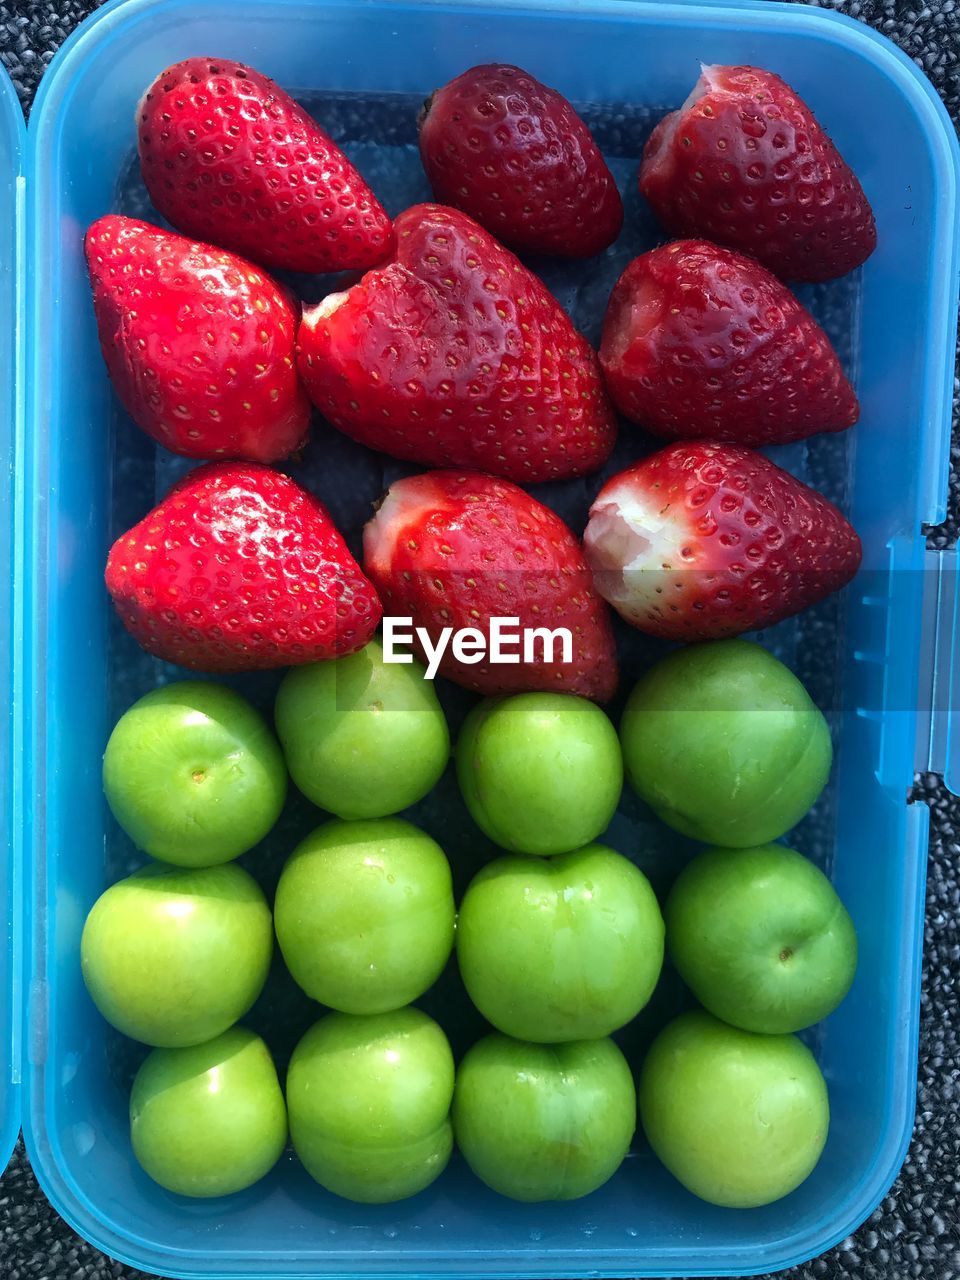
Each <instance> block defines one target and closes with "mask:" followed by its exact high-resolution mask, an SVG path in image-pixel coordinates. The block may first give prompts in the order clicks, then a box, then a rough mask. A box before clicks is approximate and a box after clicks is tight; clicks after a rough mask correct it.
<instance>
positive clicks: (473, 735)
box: [456, 693, 623, 855]
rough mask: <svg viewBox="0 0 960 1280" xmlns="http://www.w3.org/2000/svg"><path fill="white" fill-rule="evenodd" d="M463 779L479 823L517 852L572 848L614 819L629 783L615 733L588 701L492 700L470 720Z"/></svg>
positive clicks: (523, 696) (550, 697)
mask: <svg viewBox="0 0 960 1280" xmlns="http://www.w3.org/2000/svg"><path fill="white" fill-rule="evenodd" d="M456 755H457V778H458V780H459V782H460V790H461V791H462V793H463V798H464V800H465V801H466V804H467V808H468V809H469V810H470V814H471V816H472V817H473V820H474V822H476V824H477V826H478V827H480V828H481V830H482V831H484V832H485V833H486V834H487V835H488V836H489V837H490V839H491V840H493V841H494V843H496V844H498V845H500V846H501V847H502V848H504V849H510V850H512V851H513V852H514V853H530V854H540V855H547V854H551V853H566V852H568V851H569V850H570V849H578V848H580V846H581V845H585V844H589V843H590V841H591V840H595V839H596V837H597V836H598V835H600V833H601V832H602V831H604V830H605V828H606V826H607V824H608V823H609V822H610V819H611V818H612V817H613V815H614V812H615V811H616V808H617V803H618V801H619V799H620V791H621V789H622V787H623V760H622V757H621V753H620V744H619V742H618V741H617V734H616V730H615V729H614V727H613V725H612V724H611V723H610V720H609V719H608V718H607V716H606V715H605V714H604V713H603V711H601V710H600V708H599V707H598V706H596V705H595V704H594V703H592V702H588V701H587V700H586V699H585V698H578V697H575V696H574V695H573V694H565V693H519V694H514V695H513V696H511V697H502V698H487V699H486V700H485V701H483V702H481V703H479V704H478V705H477V706H476V707H474V708H473V710H472V711H471V712H470V714H469V715H468V716H467V718H466V720H465V721H464V725H463V730H462V732H461V734H460V739H459V741H458V743H457V752H456Z"/></svg>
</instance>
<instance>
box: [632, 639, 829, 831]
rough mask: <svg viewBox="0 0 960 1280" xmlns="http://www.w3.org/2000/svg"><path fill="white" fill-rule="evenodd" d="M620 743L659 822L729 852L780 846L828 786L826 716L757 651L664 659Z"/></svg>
mask: <svg viewBox="0 0 960 1280" xmlns="http://www.w3.org/2000/svg"><path fill="white" fill-rule="evenodd" d="M620 739H621V742H622V744H623V756H624V762H625V765H626V771H627V780H628V781H629V783H630V785H631V786H632V787H633V789H634V791H636V793H637V794H638V795H639V796H640V798H641V799H642V800H644V801H646V803H647V804H648V805H650V807H651V809H653V811H654V812H655V813H656V814H657V816H658V817H659V818H660V819H661V820H662V821H663V822H665V823H666V824H667V826H669V827H673V828H674V830H676V831H680V832H682V833H683V834H684V835H686V836H691V837H692V838H693V839H694V840H699V841H701V842H702V843H703V844H715V845H722V846H724V847H725V848H748V847H750V846H752V845H758V844H766V843H767V842H768V841H770V840H775V839H777V837H778V836H782V835H783V834H784V832H786V831H789V830H790V828H791V827H793V826H795V825H796V824H797V823H798V822H799V821H800V819H801V818H802V817H804V815H805V814H806V813H807V812H808V811H809V809H810V808H811V806H812V805H813V804H814V802H815V801H816V799H817V797H818V796H819V795H820V792H821V791H822V790H823V788H824V786H825V785H826V783H827V779H828V777H829V775H830V764H831V760H832V748H831V744H830V731H829V729H828V727H827V722H826V720H825V719H824V718H823V715H822V714H821V712H820V711H819V710H818V708H817V707H816V706H815V705H814V704H813V702H812V701H811V700H810V697H809V695H808V694H807V691H806V690H805V689H804V687H803V685H802V684H801V683H800V681H799V680H798V679H797V678H796V676H794V675H793V673H792V672H791V671H790V670H788V668H787V667H785V666H784V665H783V663H782V662H779V661H778V660H777V659H776V658H775V657H774V656H773V655H772V654H771V653H768V652H767V651H766V649H763V648H761V647H760V645H758V644H753V643H752V642H750V641H748V640H715V641H711V642H710V643H708V644H697V645H689V646H687V647H685V648H683V649H678V650H676V651H675V652H673V653H670V654H668V655H667V656H666V657H665V658H661V660H660V661H659V662H658V663H656V665H655V666H653V667H651V668H650V670H649V671H647V672H646V674H645V675H643V676H642V677H641V678H640V680H639V681H638V682H637V684H636V685H635V687H634V689H633V691H632V693H631V694H630V697H629V698H628V699H627V705H626V707H625V709H624V713H623V719H622V721H621V725H620Z"/></svg>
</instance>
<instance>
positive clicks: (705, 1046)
mask: <svg viewBox="0 0 960 1280" xmlns="http://www.w3.org/2000/svg"><path fill="white" fill-rule="evenodd" d="M639 1103H640V1118H641V1121H642V1123H643V1128H644V1132H645V1133H646V1135H647V1139H648V1141H649V1143H650V1146H651V1147H652V1148H653V1150H654V1153H655V1154H656V1155H657V1156H659V1158H660V1159H661V1160H662V1161H663V1163H664V1164H665V1165H666V1166H667V1168H668V1169H669V1170H670V1172H671V1173H672V1174H673V1175H674V1177H675V1178H677V1179H678V1180H679V1181H680V1182H682V1183H683V1185H684V1186H685V1187H686V1188H687V1189H688V1190H690V1191H692V1192H693V1193H694V1195H697V1196H700V1198H701V1199H703V1200H708V1201H709V1202H710V1203H711V1204H719V1205H725V1206H727V1207H729V1208H735V1209H748V1208H755V1207H756V1206H758V1205H762V1204H770V1203H771V1202H772V1201H774V1200H779V1199H780V1198H781V1197H782V1196H785V1195H788V1194H789V1193H790V1192H791V1191H793V1190H794V1188H795V1187H798V1186H799V1185H800V1183H801V1182H803V1180H804V1179H805V1178H806V1177H808V1175H809V1174H810V1173H811V1172H812V1170H813V1168H814V1166H815V1165H816V1163H817V1161H818V1160H819V1159H820V1153H821V1152H822V1151H823V1147H824V1143H825V1142H826V1140H827V1129H828V1127H829V1123H830V1106H829V1102H828V1099H827V1086H826V1084H825V1083H824V1079H823V1076H822V1075H821V1073H820V1068H819V1067H818V1066H817V1064H816V1061H815V1059H814V1057H813V1054H812V1053H811V1052H810V1050H809V1049H808V1048H807V1047H806V1045H804V1044H803V1043H802V1042H801V1041H800V1040H798V1039H797V1038H796V1036H789V1035H787V1036H764V1035H756V1034H755V1033H754V1032H751V1031H741V1030H740V1029H739V1028H737V1027H729V1026H727V1024H726V1023H724V1022H720V1021H719V1019H717V1018H714V1017H713V1016H712V1015H711V1014H709V1013H705V1012H703V1011H702V1010H699V1009H698V1010H696V1011H694V1012H691V1013H684V1014H681V1016H680V1017H679V1018H676V1019H675V1020H674V1021H673V1022H671V1023H670V1024H669V1025H668V1026H667V1027H665V1028H664V1029H663V1031H661V1032H660V1034H659V1035H658V1036H657V1038H656V1040H655V1041H654V1042H653V1044H652V1045H651V1047H650V1051H649V1053H648V1054H647V1057H646V1059H645V1061H644V1064H643V1070H642V1072H641V1075H640V1086H639Z"/></svg>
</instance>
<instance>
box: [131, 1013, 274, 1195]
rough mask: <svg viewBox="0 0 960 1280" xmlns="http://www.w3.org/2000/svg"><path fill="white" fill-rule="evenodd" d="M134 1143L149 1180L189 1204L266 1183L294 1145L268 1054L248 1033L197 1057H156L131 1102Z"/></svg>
mask: <svg viewBox="0 0 960 1280" xmlns="http://www.w3.org/2000/svg"><path fill="white" fill-rule="evenodd" d="M130 1137H131V1140H132V1142H133V1151H134V1154H135V1155H136V1157H137V1159H138V1160H139V1162H140V1164H141V1165H142V1166H143V1169H144V1170H145V1172H146V1173H148V1174H149V1175H150V1177H151V1178H153V1180H154V1182H159V1184H160V1185H161V1186H162V1187H166V1189H167V1190H168V1191H174V1192H176V1193H177V1194H178V1195H182V1196H196V1197H203V1198H206V1197H209V1196H228V1195H232V1194H233V1193H234V1192H235V1191H243V1190H244V1189H245V1188H246V1187H250V1186H253V1184H254V1183H255V1182H259V1181H260V1179H261V1178H262V1177H264V1175H265V1174H267V1173H269V1172H270V1170H271V1169H272V1168H273V1166H274V1165H275V1164H276V1163H277V1161H278V1160H279V1159H280V1156H281V1154H282V1152H283V1148H284V1147H285V1146H286V1142H287V1109H286V1106H285V1105H284V1101H283V1093H282V1091H281V1089H280V1082H279V1080H278V1079H277V1073H276V1070H275V1068H274V1065H273V1059H272V1058H271V1057H270V1052H269V1050H268V1049H267V1046H266V1045H265V1044H264V1043H263V1041H262V1040H261V1039H260V1037H259V1036H256V1035H254V1034H253V1032H252V1031H247V1030H246V1029H245V1028H244V1027H233V1028H231V1030H229V1031H225V1032H224V1033H223V1034H222V1035H220V1036H217V1038H216V1039H215V1040H210V1041H207V1042H206V1043H205V1044H201V1045H195V1046H194V1047H192V1048H189V1049H154V1051H153V1052H152V1053H151V1054H150V1056H149V1057H148V1058H147V1060H146V1061H145V1062H144V1064H143V1066H142V1067H141V1068H140V1070H139V1071H138V1072H137V1076H136V1079H135V1080H134V1082H133V1092H132V1093H131V1096H130Z"/></svg>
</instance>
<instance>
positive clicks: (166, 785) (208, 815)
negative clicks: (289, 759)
mask: <svg viewBox="0 0 960 1280" xmlns="http://www.w3.org/2000/svg"><path fill="white" fill-rule="evenodd" d="M103 789H104V793H105V794H106V797H107V803H108V804H109V805H110V808H111V810H112V811H113V815H114V817H115V818H116V819H117V821H118V822H119V823H120V825H121V827H123V829H124V831H126V833H127V835H129V837H130V838H131V840H133V842H134V844H136V845H137V847H138V848H140V849H143V850H144V851H145V852H146V853H149V854H150V856H151V857H154V858H159V859H160V860H161V861H162V862H169V863H172V864H174V865H175V866H180V867H212V866H216V865H218V864H220V863H223V862H229V861H230V860H231V859H232V858H236V857H237V856H238V855H239V854H241V853H243V852H245V850H247V849H252V848H253V846H254V845H255V844H257V843H258V841H260V840H262V839H263V837H264V836H265V835H266V834H267V833H268V832H269V831H270V829H271V827H273V825H274V823H275V822H276V821H277V819H278V818H279V816H280V811H281V809H282V808H283V804H284V801H285V800H286V796H287V768H286V765H285V764H284V762H283V753H282V752H281V750H280V745H279V743H278V742H277V740H276V738H275V737H274V736H273V733H272V731H271V729H270V727H269V725H268V724H267V722H266V720H264V718H263V716H261V715H260V713H259V712H258V711H257V710H255V709H254V708H253V707H252V706H251V705H250V703H249V702H247V700H246V699H245V698H241V696H240V695H239V694H238V693H234V692H233V690H232V689H228V688H227V687H226V686H225V685H220V684H211V683H209V682H208V681H205V680H180V681H178V682H177V683H176V684H168V685H164V686H163V688H161V689H154V690H152V692H150V693H148V694H146V696H145V697H143V698H141V699H140V700H139V701H138V702H135V703H134V704H133V706H132V707H131V708H130V709H129V711H127V712H125V713H124V714H123V715H122V716H121V717H120V719H119V720H118V721H117V724H116V726H115V728H114V730H113V733H112V734H111V735H110V740H109V742H108V743H107V749H106V752H105V753H104V757H103Z"/></svg>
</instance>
